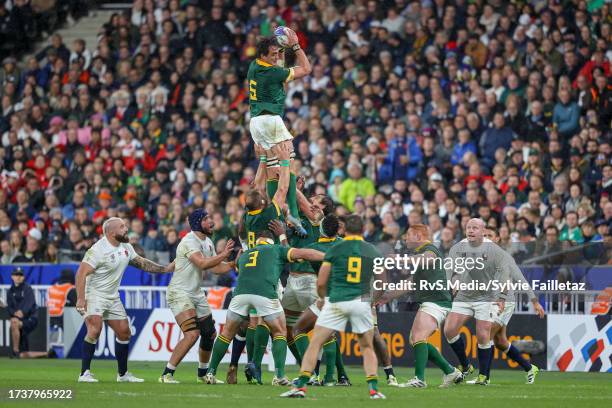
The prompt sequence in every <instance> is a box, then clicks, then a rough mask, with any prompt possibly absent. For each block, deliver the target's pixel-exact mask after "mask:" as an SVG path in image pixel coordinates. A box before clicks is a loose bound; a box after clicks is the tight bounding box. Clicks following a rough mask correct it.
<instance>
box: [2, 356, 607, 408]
mask: <svg viewBox="0 0 612 408" xmlns="http://www.w3.org/2000/svg"><path fill="white" fill-rule="evenodd" d="M129 367H130V371H131V372H133V373H134V374H135V375H136V376H138V377H141V378H144V379H145V381H146V382H145V383H142V384H126V383H121V384H118V383H116V382H115V376H116V363H115V362H114V361H100V360H94V361H93V362H92V372H93V373H94V374H95V376H96V378H98V379H99V380H100V382H99V383H97V384H79V383H77V382H76V379H77V377H78V374H79V369H80V361H77V360H9V359H0V406H2V407H11V406H19V405H21V404H26V405H21V406H40V407H47V406H48V407H52V406H63V407H70V406H75V407H76V406H79V407H85V408H97V407H104V408H116V407H130V408H131V407H134V408H136V407H147V408H154V407H170V408H176V407H188V406H208V407H228V406H229V407H231V408H234V407H238V406H244V407H248V408H254V407H281V406H282V407H289V406H291V407H295V406H302V405H303V406H304V407H317V408H326V407H330V408H331V407H341V406H342V407H345V408H355V407H361V406H372V405H382V406H387V407H410V408H412V407H449V408H461V407H471V408H474V407H492V408H501V407H532V406H533V407H538V408H540V407H555V408H558V407H576V408H577V407H581V408H582V407H598V408H601V407H604V406H612V376H611V374H606V373H558V372H554V373H553V372H550V373H549V372H540V375H539V376H538V378H537V382H536V384H534V385H525V384H524V382H525V375H524V373H523V372H522V371H519V370H514V371H509V370H508V371H506V370H497V371H493V374H492V377H491V378H492V384H491V385H490V386H488V387H482V386H474V385H464V384H462V385H458V386H455V387H452V388H450V389H439V388H438V385H439V384H440V382H441V378H442V377H441V373H440V372H439V371H438V370H435V369H428V370H427V381H428V385H429V387H428V388H426V389H408V388H394V387H389V386H387V385H386V382H385V381H384V373H383V372H382V369H380V370H379V375H380V379H381V381H380V382H381V384H380V387H379V388H380V391H381V392H383V393H384V394H385V395H386V396H387V400H384V401H383V400H378V401H371V400H370V399H369V398H368V393H367V385H366V384H365V380H364V375H363V372H362V370H361V368H360V367H350V368H349V375H350V378H351V381H352V382H353V386H352V387H310V388H309V389H308V394H307V398H306V399H304V400H286V399H282V398H279V397H278V395H279V394H280V393H281V392H283V391H285V388H284V387H272V386H271V385H263V386H255V385H247V384H245V379H244V375H243V374H242V366H241V367H240V375H239V379H238V381H239V384H238V385H203V384H196V383H195V377H196V365H195V364H193V363H186V364H181V366H180V367H179V368H178V370H177V372H176V375H175V378H176V379H178V380H179V381H181V384H159V383H158V382H157V379H158V377H159V375H160V373H161V371H162V369H163V367H164V363H163V362H130V365H129ZM226 369H227V366H225V365H224V366H222V367H221V368H220V372H219V374H220V375H219V376H218V377H219V379H222V380H225V374H226ZM395 371H396V374H397V376H398V378H399V380H400V381H401V382H404V381H407V380H408V379H409V378H411V377H412V376H413V369H411V368H403V367H402V368H396V369H395ZM288 376H289V378H293V377H295V376H297V368H296V367H295V366H291V367H289V369H288ZM271 379H272V374H271V373H269V372H266V373H265V377H264V380H265V382H266V384H270V381H271ZM241 383H242V384H241ZM9 389H72V390H73V397H74V398H73V399H72V400H62V401H57V400H56V401H51V400H36V401H33V400H29V401H23V400H22V401H9V400H8V399H7V395H8V390H9ZM203 404H206V405H203Z"/></svg>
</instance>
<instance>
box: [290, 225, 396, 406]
mask: <svg viewBox="0 0 612 408" xmlns="http://www.w3.org/2000/svg"><path fill="white" fill-rule="evenodd" d="M345 228H346V236H345V238H344V240H343V241H341V242H338V243H337V244H336V245H334V246H333V247H331V248H330V249H329V250H328V251H327V253H326V254H325V260H324V262H323V264H322V265H321V269H320V270H319V277H318V280H317V291H318V293H319V297H320V298H322V299H324V298H325V297H326V296H328V297H329V299H326V301H325V304H324V305H323V309H322V310H321V315H320V316H319V318H318V319H317V323H316V325H315V328H314V331H313V334H312V339H311V341H310V345H309V346H308V349H307V350H306V354H305V355H304V358H303V360H302V366H301V372H300V377H299V379H298V381H297V384H296V385H295V386H294V387H293V388H292V389H291V390H290V391H287V392H285V393H283V394H281V397H287V398H304V396H305V395H306V384H307V383H308V380H309V379H310V376H311V374H312V369H313V368H314V366H315V364H316V361H317V355H318V354H319V350H320V349H321V347H322V346H323V344H324V343H325V342H326V341H327V340H328V339H329V338H330V336H331V335H332V334H333V333H334V332H335V331H344V330H345V329H346V323H347V322H350V323H351V329H352V331H353V333H355V334H356V335H357V338H358V341H359V347H360V349H361V353H362V354H363V366H364V370H365V373H366V381H367V383H368V388H369V391H370V398H372V399H384V398H385V396H384V395H383V394H381V393H380V392H378V376H377V374H376V370H377V365H378V361H377V360H376V353H374V348H373V346H372V337H373V331H374V321H373V318H372V313H371V300H370V290H371V280H372V271H373V268H374V261H375V259H376V258H381V257H382V254H381V252H380V251H379V250H378V249H377V248H376V247H375V246H374V245H372V244H370V243H368V242H365V241H364V240H363V236H362V234H363V220H362V219H361V217H359V216H358V215H350V216H348V217H347V218H346V227H345Z"/></svg>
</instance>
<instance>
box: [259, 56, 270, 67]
mask: <svg viewBox="0 0 612 408" xmlns="http://www.w3.org/2000/svg"><path fill="white" fill-rule="evenodd" d="M255 62H257V64H258V65H261V66H262V67H271V66H272V64H268V63H267V62H266V61H264V60H261V59H259V58H257V59H256V60H255Z"/></svg>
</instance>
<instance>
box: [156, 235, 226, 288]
mask: <svg viewBox="0 0 612 408" xmlns="http://www.w3.org/2000/svg"><path fill="white" fill-rule="evenodd" d="M196 252H202V254H204V256H205V257H206V258H210V257H211V256H216V255H217V252H216V251H215V245H214V244H213V242H212V240H211V239H210V238H208V237H206V238H205V239H203V240H202V239H200V238H198V236H197V235H196V233H195V232H193V231H191V232H190V233H189V234H187V235H185V236H184V237H183V239H182V240H181V242H180V243H179V244H178V246H177V248H176V258H175V259H174V274H173V275H172V279H171V280H170V284H169V285H168V290H180V291H184V292H187V293H192V294H195V293H197V292H199V291H200V285H201V283H202V271H201V270H200V268H198V267H197V266H196V265H194V264H193V263H192V262H191V261H190V260H189V257H190V256H191V255H192V254H194V253H196Z"/></svg>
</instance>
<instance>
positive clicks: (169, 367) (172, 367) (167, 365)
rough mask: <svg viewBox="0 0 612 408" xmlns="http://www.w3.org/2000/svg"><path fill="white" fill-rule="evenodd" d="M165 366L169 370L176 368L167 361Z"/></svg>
mask: <svg viewBox="0 0 612 408" xmlns="http://www.w3.org/2000/svg"><path fill="white" fill-rule="evenodd" d="M166 367H167V368H168V369H170V370H176V366H173V365H172V364H170V363H168V364H166Z"/></svg>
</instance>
